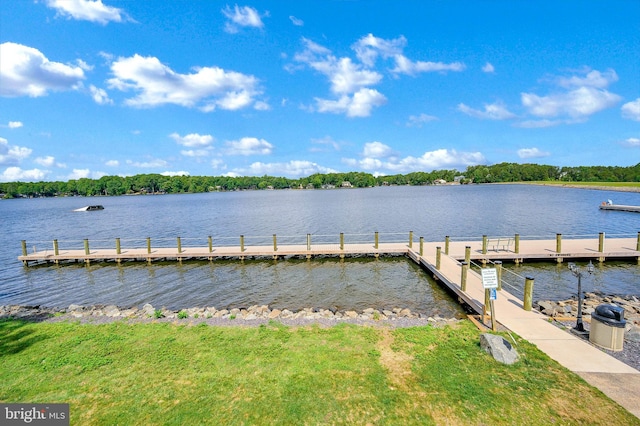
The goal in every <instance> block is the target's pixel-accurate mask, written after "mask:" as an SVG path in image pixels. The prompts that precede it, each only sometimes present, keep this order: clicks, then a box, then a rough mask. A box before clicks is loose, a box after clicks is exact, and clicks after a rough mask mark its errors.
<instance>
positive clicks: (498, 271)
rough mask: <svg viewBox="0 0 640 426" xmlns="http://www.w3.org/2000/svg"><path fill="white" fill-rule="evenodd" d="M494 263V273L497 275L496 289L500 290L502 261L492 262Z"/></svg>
mask: <svg viewBox="0 0 640 426" xmlns="http://www.w3.org/2000/svg"><path fill="white" fill-rule="evenodd" d="M493 263H494V264H495V265H496V275H497V276H498V291H500V290H502V261H501V260H496V261H495V262H493Z"/></svg>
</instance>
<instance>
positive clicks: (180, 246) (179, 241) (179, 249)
mask: <svg viewBox="0 0 640 426" xmlns="http://www.w3.org/2000/svg"><path fill="white" fill-rule="evenodd" d="M176 240H177V242H178V254H180V253H182V240H181V239H180V237H177V238H176Z"/></svg>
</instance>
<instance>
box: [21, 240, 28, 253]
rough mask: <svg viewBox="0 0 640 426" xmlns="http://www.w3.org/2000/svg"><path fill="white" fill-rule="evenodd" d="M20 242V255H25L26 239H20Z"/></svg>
mask: <svg viewBox="0 0 640 426" xmlns="http://www.w3.org/2000/svg"><path fill="white" fill-rule="evenodd" d="M20 243H21V244H22V255H23V256H26V255H27V240H22V241H20Z"/></svg>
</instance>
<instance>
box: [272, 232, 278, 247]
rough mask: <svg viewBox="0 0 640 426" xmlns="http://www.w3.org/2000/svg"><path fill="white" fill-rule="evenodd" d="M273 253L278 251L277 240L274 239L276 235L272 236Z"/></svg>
mask: <svg viewBox="0 0 640 426" xmlns="http://www.w3.org/2000/svg"><path fill="white" fill-rule="evenodd" d="M273 251H278V240H277V239H276V234H273Z"/></svg>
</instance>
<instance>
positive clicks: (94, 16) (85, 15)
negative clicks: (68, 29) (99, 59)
mask: <svg viewBox="0 0 640 426" xmlns="http://www.w3.org/2000/svg"><path fill="white" fill-rule="evenodd" d="M47 6H49V7H50V8H53V9H56V11H57V13H58V14H59V15H61V16H66V17H68V18H73V19H78V20H81V21H91V22H97V23H98V24H102V25H106V24H107V23H109V22H122V21H124V20H125V19H126V15H125V13H124V12H123V11H122V9H118V8H116V7H112V6H107V5H105V4H103V3H102V0H93V1H92V0H47Z"/></svg>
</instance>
